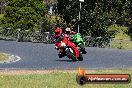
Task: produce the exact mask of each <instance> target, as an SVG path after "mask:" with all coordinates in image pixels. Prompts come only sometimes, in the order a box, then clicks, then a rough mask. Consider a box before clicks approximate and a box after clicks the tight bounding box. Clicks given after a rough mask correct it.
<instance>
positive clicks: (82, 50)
mask: <svg viewBox="0 0 132 88" xmlns="http://www.w3.org/2000/svg"><path fill="white" fill-rule="evenodd" d="M79 47H80V48H81V52H82V54H86V53H87V52H86V51H85V47H84V45H79Z"/></svg>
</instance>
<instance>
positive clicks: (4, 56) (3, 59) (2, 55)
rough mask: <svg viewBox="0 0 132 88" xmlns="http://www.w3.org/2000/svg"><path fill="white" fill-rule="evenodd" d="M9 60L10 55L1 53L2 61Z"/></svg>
mask: <svg viewBox="0 0 132 88" xmlns="http://www.w3.org/2000/svg"><path fill="white" fill-rule="evenodd" d="M8 58H9V56H8V55H6V54H4V53H0V61H5V60H7V59H8Z"/></svg>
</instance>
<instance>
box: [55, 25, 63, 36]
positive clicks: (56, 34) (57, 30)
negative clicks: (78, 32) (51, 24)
mask: <svg viewBox="0 0 132 88" xmlns="http://www.w3.org/2000/svg"><path fill="white" fill-rule="evenodd" d="M54 32H55V37H56V38H58V37H60V36H61V34H62V29H61V28H60V27H56V29H55V31H54Z"/></svg>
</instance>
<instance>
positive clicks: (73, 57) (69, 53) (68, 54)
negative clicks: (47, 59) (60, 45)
mask: <svg viewBox="0 0 132 88" xmlns="http://www.w3.org/2000/svg"><path fill="white" fill-rule="evenodd" d="M66 54H67V57H68V58H70V59H72V60H73V61H77V59H76V56H75V55H74V54H72V52H71V51H70V50H69V49H67V50H66Z"/></svg>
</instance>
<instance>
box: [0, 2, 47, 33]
mask: <svg viewBox="0 0 132 88" xmlns="http://www.w3.org/2000/svg"><path fill="white" fill-rule="evenodd" d="M46 12H47V8H46V7H45V4H44V3H43V0H8V5H7V6H6V8H5V15H4V17H3V19H2V20H1V23H2V27H4V28H8V27H10V28H13V29H17V28H20V29H22V30H31V31H35V30H36V29H37V28H39V27H40V20H41V19H43V20H45V19H46Z"/></svg>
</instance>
